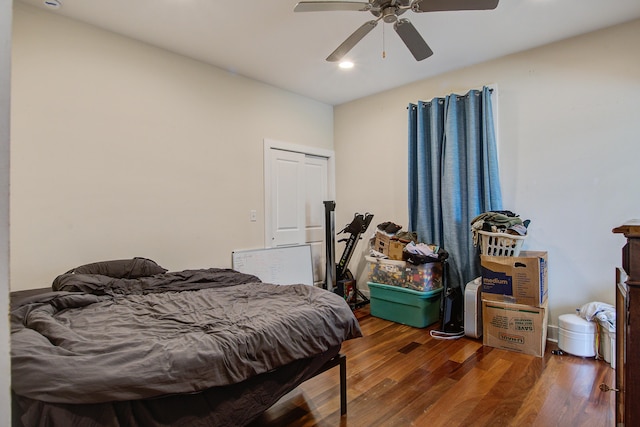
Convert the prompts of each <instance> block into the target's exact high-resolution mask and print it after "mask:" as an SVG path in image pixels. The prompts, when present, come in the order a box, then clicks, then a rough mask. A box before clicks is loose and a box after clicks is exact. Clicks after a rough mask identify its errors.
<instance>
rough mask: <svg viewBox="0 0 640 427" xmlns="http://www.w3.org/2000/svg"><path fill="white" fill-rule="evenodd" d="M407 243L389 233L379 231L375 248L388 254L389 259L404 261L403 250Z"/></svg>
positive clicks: (374, 243)
mask: <svg viewBox="0 0 640 427" xmlns="http://www.w3.org/2000/svg"><path fill="white" fill-rule="evenodd" d="M405 245H406V244H405V243H402V242H401V241H399V240H395V239H393V238H392V237H391V236H389V235H388V234H386V233H382V232H380V231H377V232H376V235H375V239H374V242H373V249H374V250H375V251H376V252H380V253H381V254H384V255H386V256H388V257H389V259H392V260H397V261H402V251H403V250H404V247H405Z"/></svg>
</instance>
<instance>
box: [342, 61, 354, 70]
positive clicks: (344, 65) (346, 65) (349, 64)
mask: <svg viewBox="0 0 640 427" xmlns="http://www.w3.org/2000/svg"><path fill="white" fill-rule="evenodd" d="M339 66H340V68H342V69H345V70H348V69H349V68H353V62H351V61H342V62H341V63H340V65H339Z"/></svg>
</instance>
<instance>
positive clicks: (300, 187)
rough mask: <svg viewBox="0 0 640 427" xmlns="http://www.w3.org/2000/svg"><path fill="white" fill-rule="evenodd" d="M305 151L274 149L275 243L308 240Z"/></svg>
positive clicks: (272, 158) (272, 212)
mask: <svg viewBox="0 0 640 427" xmlns="http://www.w3.org/2000/svg"><path fill="white" fill-rule="evenodd" d="M304 168H305V155H304V154H301V153H294V152H291V151H283V150H271V203H272V206H271V208H272V211H271V231H272V236H271V239H272V241H271V247H276V246H286V245H297V244H302V243H304V241H305V195H304V193H305V187H306V186H305V179H304Z"/></svg>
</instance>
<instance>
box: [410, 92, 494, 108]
mask: <svg viewBox="0 0 640 427" xmlns="http://www.w3.org/2000/svg"><path fill="white" fill-rule="evenodd" d="M488 89H489V93H493V88H492V87H488ZM474 90H475V91H477V92H482V90H483V89H469V91H468V92H467V93H466V94H464V95H458V94H455V93H452V94H450V95H456V97H457V98H458V99H460V98H464V97H466V96H469V94H470V92H472V91H474ZM450 95H447V96H450ZM477 95H480V94H479V93H478V94H477ZM435 98H438V102H440V103H442V102H444V98H443V97H441V96H436V97H435ZM435 98H434V99H435ZM432 101H433V99H432V100H431V101H417V102H421V103H423V104H431V102H432ZM408 109H409V107H408V106H407V110H408Z"/></svg>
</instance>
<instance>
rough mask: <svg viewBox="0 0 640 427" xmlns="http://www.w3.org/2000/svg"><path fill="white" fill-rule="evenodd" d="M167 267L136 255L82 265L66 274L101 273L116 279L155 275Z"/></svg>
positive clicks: (164, 271) (165, 270) (163, 271)
mask: <svg viewBox="0 0 640 427" xmlns="http://www.w3.org/2000/svg"><path fill="white" fill-rule="evenodd" d="M166 272H167V269H166V268H162V267H160V266H159V265H158V264H157V263H156V262H155V261H153V260H150V259H147V258H141V257H135V258H133V259H121V260H114V261H100V262H94V263H91V264H85V265H81V266H79V267H76V268H74V269H72V270H69V271H67V272H66V273H65V274H101V275H103V276H109V277H113V278H116V279H137V278H139V277H146V276H153V275H154V274H161V273H166Z"/></svg>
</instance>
